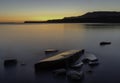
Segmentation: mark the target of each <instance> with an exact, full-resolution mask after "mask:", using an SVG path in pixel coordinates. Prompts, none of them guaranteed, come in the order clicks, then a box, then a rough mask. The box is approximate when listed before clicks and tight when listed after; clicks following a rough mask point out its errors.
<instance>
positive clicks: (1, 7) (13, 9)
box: [0, 0, 120, 22]
mask: <svg viewBox="0 0 120 83" xmlns="http://www.w3.org/2000/svg"><path fill="white" fill-rule="evenodd" d="M92 11H120V0H0V22H5V21H15V22H21V21H24V20H48V19H60V18H63V17H69V16H78V15H82V14H84V13H86V12H92Z"/></svg>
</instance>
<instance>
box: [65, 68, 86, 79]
mask: <svg viewBox="0 0 120 83" xmlns="http://www.w3.org/2000/svg"><path fill="white" fill-rule="evenodd" d="M83 77H84V73H83V72H82V71H81V72H77V71H74V70H72V71H69V72H68V73H67V78H68V79H69V80H72V81H79V80H82V79H83Z"/></svg>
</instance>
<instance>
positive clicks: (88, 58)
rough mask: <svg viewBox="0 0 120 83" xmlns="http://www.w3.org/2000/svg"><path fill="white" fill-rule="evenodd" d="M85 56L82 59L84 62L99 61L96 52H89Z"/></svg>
mask: <svg viewBox="0 0 120 83" xmlns="http://www.w3.org/2000/svg"><path fill="white" fill-rule="evenodd" d="M84 56H85V57H84V58H83V60H82V62H83V63H88V62H94V61H98V58H97V57H96V56H95V55H94V54H91V53H88V54H86V55H84Z"/></svg>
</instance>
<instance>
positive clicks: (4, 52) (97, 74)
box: [0, 23, 120, 83]
mask: <svg viewBox="0 0 120 83" xmlns="http://www.w3.org/2000/svg"><path fill="white" fill-rule="evenodd" d="M101 41H111V42H112V44H111V45H108V46H99V42H101ZM48 48H55V49H59V50H60V51H64V50H69V49H82V48H84V49H85V50H86V51H87V52H90V53H94V54H95V55H96V56H97V57H98V58H99V62H100V65H99V66H97V67H95V68H92V70H93V72H92V73H91V74H87V73H86V71H87V70H89V69H91V68H90V67H88V66H86V67H84V68H83V71H84V72H85V78H84V80H83V81H82V83H106V82H110V83H115V82H117V83H118V82H120V79H119V77H120V71H119V70H120V65H119V63H120V51H119V49H120V24H80V23H73V24H1V25H0V82H1V83H27V82H28V83H50V82H51V83H69V82H70V81H68V80H67V79H66V77H56V76H54V75H53V74H52V71H49V72H42V73H35V70H34V64H35V63H36V62H37V61H39V60H40V59H41V58H43V57H46V56H50V55H45V53H44V50H46V49H48ZM9 58H12V59H17V60H18V64H17V65H16V66H14V67H10V68H5V67H4V65H3V62H4V60H6V59H9ZM23 63H24V64H25V65H21V64H23Z"/></svg>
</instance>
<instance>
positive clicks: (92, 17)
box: [24, 11, 120, 23]
mask: <svg viewBox="0 0 120 83" xmlns="http://www.w3.org/2000/svg"><path fill="white" fill-rule="evenodd" d="M24 23H120V12H115V11H96V12H88V13H86V14H84V15H82V16H76V17H65V18H63V19H56V20H48V21H25V22H24Z"/></svg>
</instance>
